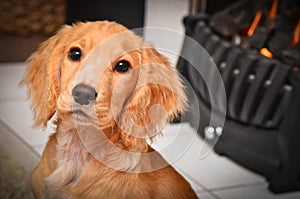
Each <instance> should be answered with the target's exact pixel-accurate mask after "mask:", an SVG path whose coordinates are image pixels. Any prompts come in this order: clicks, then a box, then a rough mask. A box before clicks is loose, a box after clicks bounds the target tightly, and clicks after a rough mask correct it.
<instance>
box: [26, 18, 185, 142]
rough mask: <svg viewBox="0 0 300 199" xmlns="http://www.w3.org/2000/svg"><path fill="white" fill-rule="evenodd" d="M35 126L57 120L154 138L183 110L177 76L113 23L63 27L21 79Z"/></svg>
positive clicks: (31, 61)
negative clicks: (159, 130)
mask: <svg viewBox="0 0 300 199" xmlns="http://www.w3.org/2000/svg"><path fill="white" fill-rule="evenodd" d="M22 82H23V83H24V84H26V85H27V87H28V96H29V97H30V98H31V99H32V109H33V112H34V121H35V126H36V127H40V126H43V127H45V126H46V125H47V122H48V121H49V120H50V118H51V117H52V116H53V114H54V113H55V112H57V115H58V120H60V122H63V121H72V122H73V123H77V124H82V125H85V124H91V123H92V124H93V125H97V126H99V127H100V128H102V129H106V128H110V127H112V126H118V128H119V129H121V130H122V131H124V132H126V133H129V134H131V135H132V133H133V134H134V136H150V137H152V136H154V135H155V133H156V130H157V127H158V126H161V125H162V124H164V123H165V122H166V121H168V120H170V119H172V118H173V117H174V116H176V115H177V114H178V113H180V112H182V111H184V110H185V108H186V104H187V98H186V95H185V93H184V88H183V85H182V82H181V80H180V78H179V75H178V73H177V71H176V70H175V68H174V67H172V66H170V64H169V62H168V61H167V59H166V58H165V57H164V56H162V55H161V54H159V53H158V52H157V51H156V50H155V49H154V48H153V47H152V46H151V45H150V44H149V43H147V42H144V41H143V40H142V39H141V38H140V37H138V36H136V35H135V34H134V33H133V32H131V31H129V30H127V29H126V28H125V27H123V26H121V25H119V24H117V23H114V22H107V21H102V22H87V23H77V24H75V25H73V26H65V27H63V28H62V29H61V30H59V31H58V32H57V34H56V35H54V36H53V37H51V38H50V39H48V40H47V41H45V42H44V43H42V44H41V46H40V48H39V49H38V50H37V51H36V52H35V53H34V54H33V55H32V56H31V58H30V59H29V67H28V70H27V72H26V74H25V77H24V79H23V81H22Z"/></svg>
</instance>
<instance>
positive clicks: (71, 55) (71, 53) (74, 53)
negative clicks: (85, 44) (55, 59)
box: [68, 48, 82, 61]
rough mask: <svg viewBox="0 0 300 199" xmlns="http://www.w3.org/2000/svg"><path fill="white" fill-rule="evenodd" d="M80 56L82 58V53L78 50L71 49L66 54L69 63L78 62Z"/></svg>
mask: <svg viewBox="0 0 300 199" xmlns="http://www.w3.org/2000/svg"><path fill="white" fill-rule="evenodd" d="M81 56H82V52H81V50H80V48H72V49H71V50H70V51H69V54H68V57H69V59H70V60H71V61H80V59H81Z"/></svg>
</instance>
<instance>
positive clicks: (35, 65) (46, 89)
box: [20, 26, 71, 127]
mask: <svg viewBox="0 0 300 199" xmlns="http://www.w3.org/2000/svg"><path fill="white" fill-rule="evenodd" d="M70 30H71V26H65V27H63V28H62V29H61V30H59V31H58V32H57V33H56V34H55V35H54V36H52V37H51V38H49V39H48V40H46V41H45V42H43V43H42V44H41V45H40V47H39V48H38V50H37V51H36V52H34V53H33V54H32V55H31V57H30V58H29V59H28V68H27V70H26V72H25V75H24V78H23V80H22V81H21V82H20V84H21V85H26V86H27V95H28V98H31V100H32V110H33V113H34V125H33V127H46V126H47V122H48V121H49V120H50V119H51V117H52V116H53V114H54V113H55V111H56V99H57V97H58V94H59V88H58V79H59V68H60V65H61V62H62V59H63V52H64V47H65V42H64V41H66V40H67V39H68V35H69V34H70V33H69V32H70Z"/></svg>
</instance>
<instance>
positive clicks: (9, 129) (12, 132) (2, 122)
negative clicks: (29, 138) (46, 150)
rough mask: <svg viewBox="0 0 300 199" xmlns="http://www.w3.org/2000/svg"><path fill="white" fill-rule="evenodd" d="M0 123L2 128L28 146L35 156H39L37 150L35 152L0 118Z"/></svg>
mask: <svg viewBox="0 0 300 199" xmlns="http://www.w3.org/2000/svg"><path fill="white" fill-rule="evenodd" d="M0 125H2V126H3V127H4V128H6V129H7V130H8V131H9V132H10V133H11V135H12V136H14V137H15V138H16V139H17V140H19V141H20V142H21V143H23V144H24V145H25V146H26V147H28V149H29V150H30V151H31V152H32V153H33V154H34V155H35V156H36V157H37V158H40V155H39V154H38V152H36V151H35V150H34V148H33V147H32V146H31V145H30V144H29V143H27V142H26V141H25V140H24V139H23V138H22V137H21V136H20V135H19V134H18V133H17V132H16V131H15V130H14V129H12V128H11V127H10V126H9V125H8V124H7V123H6V122H5V121H3V120H2V119H1V118H0Z"/></svg>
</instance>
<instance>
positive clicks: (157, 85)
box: [123, 47, 188, 137]
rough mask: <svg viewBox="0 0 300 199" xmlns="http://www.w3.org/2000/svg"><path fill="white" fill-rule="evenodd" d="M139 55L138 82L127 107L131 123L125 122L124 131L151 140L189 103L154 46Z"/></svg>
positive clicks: (172, 68)
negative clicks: (140, 61) (140, 57)
mask: <svg viewBox="0 0 300 199" xmlns="http://www.w3.org/2000/svg"><path fill="white" fill-rule="evenodd" d="M141 55H142V63H141V66H140V69H139V70H140V75H139V80H138V83H137V86H136V88H135V90H134V92H133V94H132V96H131V98H130V99H129V101H128V104H127V107H126V114H125V115H127V116H129V117H130V120H129V119H128V118H127V119H125V120H126V122H125V123H127V124H125V125H123V128H125V129H126V130H127V131H128V132H127V133H130V134H133V136H141V137H147V136H149V137H154V136H155V135H156V134H157V133H159V132H158V131H160V130H161V129H160V127H162V125H164V124H165V123H166V122H169V121H170V120H172V119H173V118H174V117H176V116H178V114H179V113H182V112H184V111H185V110H186V109H187V102H188V100H187V96H186V94H185V90H184V85H183V83H182V80H181V79H180V77H179V74H178V72H177V70H176V69H175V68H174V67H172V66H171V65H170V63H169V61H168V60H167V58H165V57H164V56H163V55H161V54H159V53H158V52H157V51H156V50H155V49H154V48H153V47H147V48H144V49H142V50H141ZM128 121H129V122H128ZM123 122H124V120H123ZM128 123H133V125H134V127H132V126H131V125H128ZM132 131H133V132H132Z"/></svg>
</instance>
